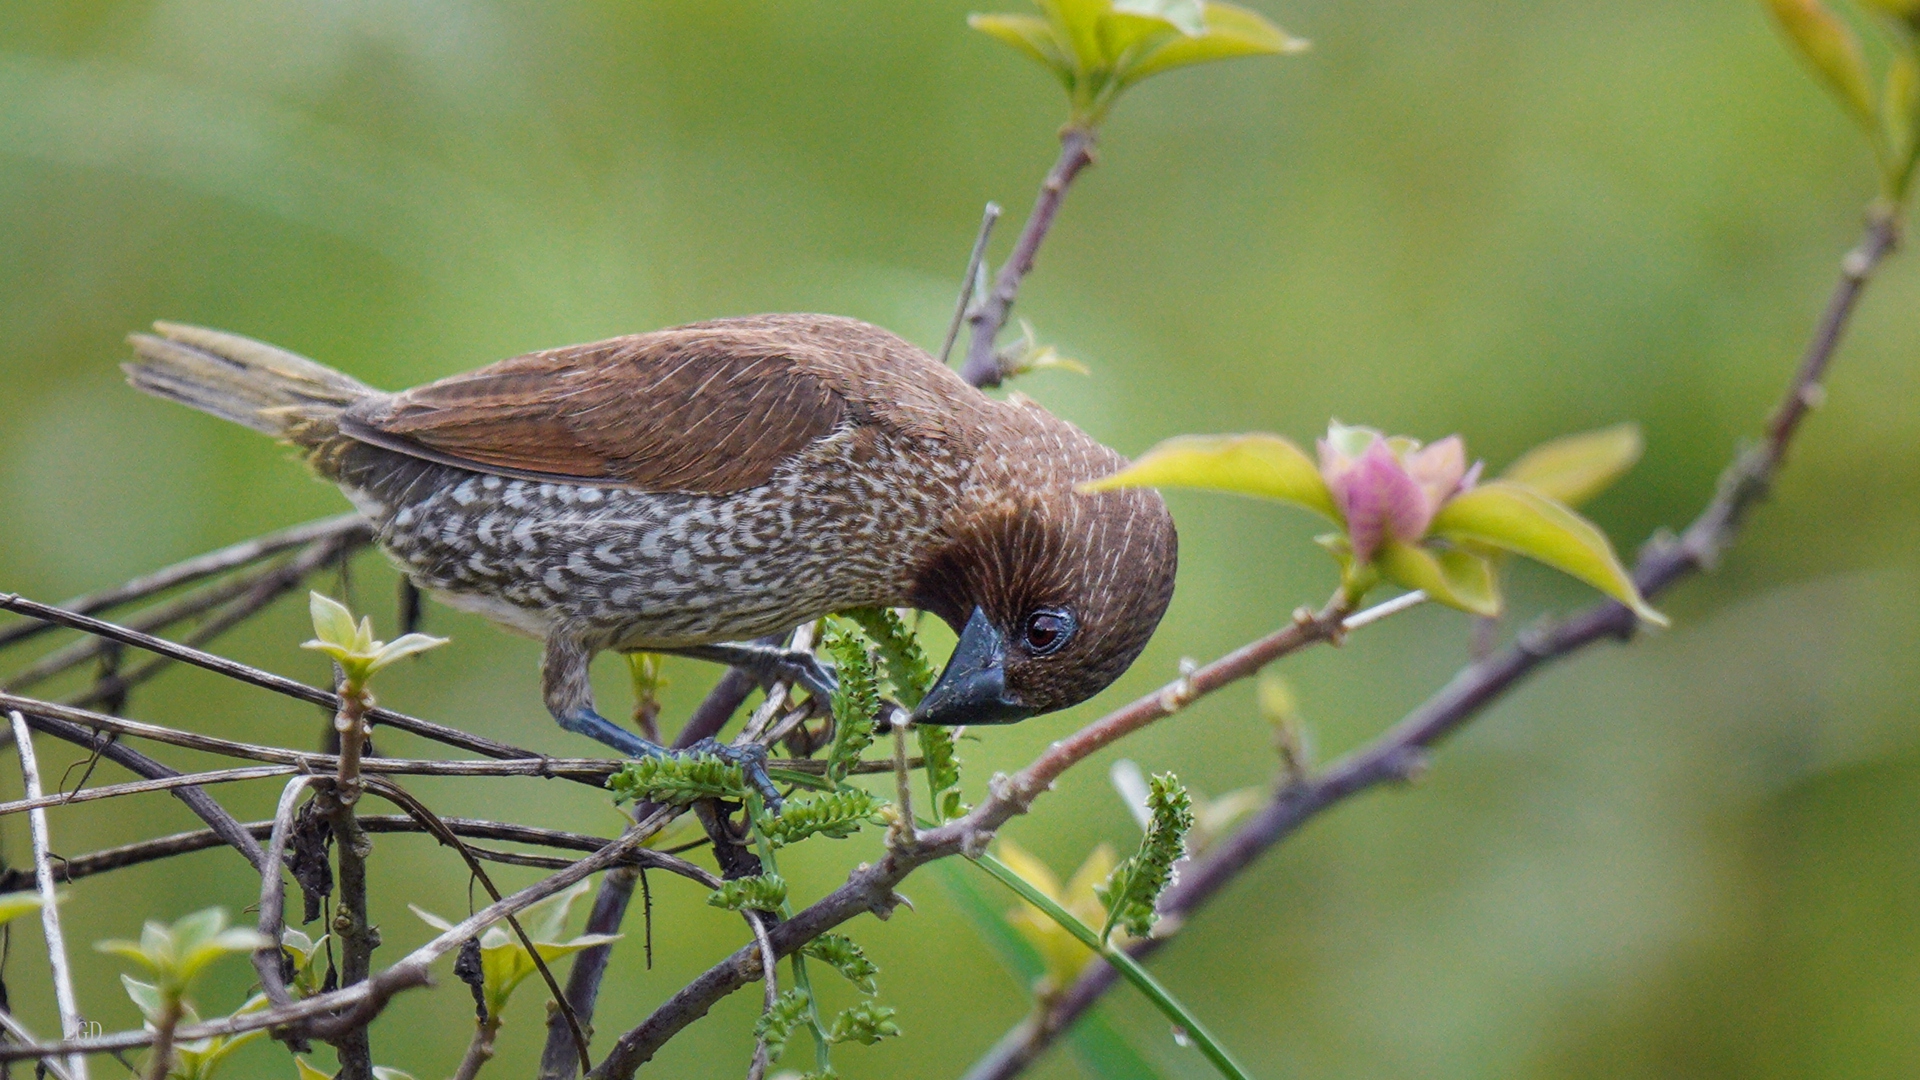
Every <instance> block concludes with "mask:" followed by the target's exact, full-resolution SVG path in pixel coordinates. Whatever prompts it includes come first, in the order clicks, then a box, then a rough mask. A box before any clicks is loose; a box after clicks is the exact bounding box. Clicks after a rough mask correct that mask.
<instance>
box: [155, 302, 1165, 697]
mask: <svg viewBox="0 0 1920 1080" xmlns="http://www.w3.org/2000/svg"><path fill="white" fill-rule="evenodd" d="M160 330H161V334H162V336H161V337H145V336H139V337H136V338H135V346H136V350H137V352H138V353H139V355H140V358H141V362H140V363H137V364H133V365H129V368H128V370H129V372H130V375H131V378H132V381H133V382H134V383H135V385H136V386H140V387H141V388H143V389H146V390H148V391H149V392H153V393H156V394H160V395H162V396H166V397H171V398H174V399H176V400H181V401H184V402H186V403H187V404H191V405H194V406H196V407H198V408H202V409H204V410H206V411H209V412H213V413H215V414H216V415H221V416H224V417H227V418H229V419H234V420H238V421H239V422H242V423H247V424H249V425H251V426H254V427H258V428H261V429H263V430H270V431H275V432H277V433H279V434H281V435H282V436H283V437H286V438H288V439H290V440H291V441H294V442H295V443H296V444H298V445H301V446H303V447H304V448H306V449H307V451H308V453H309V457H310V460H312V461H313V463H314V464H315V466H316V468H318V469H319V470H320V471H321V472H322V473H323V474H324V475H327V476H329V477H330V478H332V479H334V480H336V481H337V482H339V483H340V484H341V486H342V487H343V488H345V489H347V490H348V492H349V494H351V495H353V496H354V498H355V501H356V502H357V503H358V504H360V505H361V507H362V509H363V511H365V512H366V513H368V515H369V516H370V517H371V518H372V519H373V520H374V523H375V526H376V535H377V537H378V539H379V542H380V543H381V545H382V547H383V548H385V549H386V550H387V551H388V552H389V554H391V555H393V556H394V558H395V559H396V560H397V561H399V562H400V563H401V565H402V567H403V569H405V570H406V571H407V572H408V573H409V574H410V575H412V576H413V577H414V578H415V579H416V580H417V581H419V582H420V583H421V584H422V585H424V586H426V587H428V588H430V589H434V590H436V591H437V592H440V593H442V594H443V595H447V596H449V597H450V598H451V599H453V601H454V602H456V603H458V604H460V605H461V606H466V607H470V608H473V609H474V610H479V611H482V612H484V613H486V614H489V615H491V616H493V617H495V618H498V619H501V620H502V621H505V622H508V623H510V624H512V625H515V626H517V627H519V628H521V629H532V630H534V631H535V632H537V633H541V634H543V636H545V637H546V638H547V640H548V649H549V659H550V667H551V664H552V662H553V658H554V657H555V656H556V655H563V656H564V657H566V658H567V659H566V663H567V664H571V665H575V666H577V667H579V668H581V669H582V671H583V669H584V663H585V660H584V657H586V656H590V655H591V653H592V652H593V651H594V650H596V649H600V648H609V647H612V648H647V647H659V646H662V645H671V646H674V647H684V646H687V645H689V644H698V643H699V642H703V641H718V640H727V639H732V638H739V637H747V636H753V635H757V634H762V633H767V632H769V629H770V628H778V627H780V626H790V625H793V624H795V623H797V622H800V621H802V620H804V619H808V618H813V617H815V616H818V615H820V614H823V613H825V612H827V611H832V610H839V609H842V608H846V607H851V606H857V605H862V604H888V605H896V606H899V605H915V606H920V607H923V608H925V609H927V610H930V611H932V612H934V613H936V614H938V615H939V616H941V617H942V618H943V619H945V620H946V621H947V622H949V623H950V624H952V625H953V626H954V627H955V628H956V629H959V628H961V627H963V626H964V625H966V624H967V623H968V621H969V619H970V618H972V617H973V615H974V613H975V612H976V610H977V611H978V612H980V613H983V614H984V616H985V617H986V619H987V620H988V622H990V623H992V625H993V626H994V627H995V628H996V629H995V631H994V642H993V645H994V648H995V649H997V650H999V651H998V652H995V653H994V660H993V662H994V663H995V664H996V665H1000V666H1001V667H1003V668H1004V676H1005V691H1004V695H1003V696H1007V697H1008V698H1009V700H1012V699H1016V698H1017V699H1018V705H1019V708H1018V709H1017V710H1015V711H1024V712H1026V713H1031V712H1044V711H1048V710H1050V709H1055V708H1061V707H1064V706H1066V705H1070V704H1073V703H1075V702H1077V701H1080V700H1082V699H1084V698H1086V697H1088V696H1090V695H1091V694H1092V693H1094V692H1096V691H1098V690H1099V689H1100V688H1102V687H1104V686H1105V685H1107V684H1108V683H1109V682H1111V681H1112V680H1113V679H1114V678H1115V677H1117V676H1118V675H1119V673H1120V672H1121V671H1123V670H1124V669H1125V668H1126V666H1127V665H1128V664H1129V663H1131V662H1132V660H1133V658H1134V657H1135V656H1136V655H1137V654H1138V652H1139V650H1140V649H1141V647H1143V646H1144V644H1145V642H1146V640H1147V637H1148V636H1149V635H1150V634H1151V633H1152V631H1153V628H1154V626H1155V625H1156V624H1157V623H1158V622H1159V619H1160V615H1161V613H1162V612H1163V611H1164V609H1165V607H1166V604H1167V601H1168V598H1169V596H1170V594H1171V590H1172V582H1173V568H1174V562H1175V546H1176V545H1175V538H1174V532H1173V527H1172V522H1171V520H1170V519H1169V518H1168V516H1167V513H1166V509H1165V507H1164V506H1163V505H1162V504H1161V502H1160V499H1159V497H1158V496H1157V495H1155V494H1153V493H1152V492H1150V491H1139V490H1130V491H1120V492H1104V493H1100V494H1081V493H1079V492H1077V491H1076V490H1075V485H1076V484H1078V483H1081V482H1084V481H1087V480H1091V479H1094V478H1096V477H1099V476H1102V475H1105V474H1107V473H1110V472H1112V471H1113V470H1114V469H1116V468H1118V467H1119V466H1120V465H1122V464H1124V461H1123V459H1122V458H1121V457H1120V456H1119V455H1118V454H1115V453H1114V452H1113V451H1111V450H1109V449H1107V448H1106V447H1104V446H1101V445H1100V444H1099V443H1097V442H1095V441H1094V440H1092V439H1091V438H1089V437H1087V436H1086V435H1085V434H1084V433H1083V432H1081V431H1080V430H1079V429H1078V428H1075V427H1074V426H1073V425H1071V424H1068V423H1066V422H1065V421H1063V420H1060V419H1059V418H1057V417H1055V416H1053V415H1052V414H1050V413H1048V412H1047V411H1046V410H1044V409H1041V408H1040V407H1039V406H1037V405H1034V404H1032V403H1031V402H1026V401H1024V400H1016V401H1007V402H1002V401H995V400H993V399H990V398H988V397H986V396H985V395H984V394H982V393H980V392H979V391H978V390H976V389H975V388H973V387H971V386H969V385H967V384H966V383H965V382H963V381H962V380H961V379H960V378H959V377H958V376H957V375H955V374H954V373H953V372H952V371H950V370H948V369H947V368H946V367H944V366H942V365H940V364H938V363H936V362H935V361H934V360H933V359H932V358H931V357H929V356H928V355H927V354H926V353H925V352H923V351H921V350H920V349H918V348H915V347H914V346H912V345H911V344H909V343H907V342H906V341H904V340H902V339H900V338H899V337H897V336H895V335H893V334H890V333H888V332H886V331H884V330H881V329H879V328H877V327H873V326H870V325H867V324H865V323H861V322H858V321H855V320H852V319H842V318H835V317H830V316H819V315H768V316H756V317H752V318H744V319H722V320H715V321H711V322H704V323H695V324H692V325H688V326H682V327H676V328H672V329H668V330H661V331H656V332H654V333H648V334H638V335H632V336H628V337H622V338H614V339H612V340H609V341H602V342H597V343H593V344H588V345H577V346H572V347H569V348H563V349H553V350H548V351H545V352H538V353H532V354H529V355H526V356H521V357H516V358H513V359H510V360H505V361H502V362H500V363H497V364H494V365H492V366H490V367H486V368H482V369H479V370H477V371H474V372H471V373H468V374H464V375H456V376H453V377H451V378H447V379H443V380H441V381H439V382H435V383H430V384H427V385H425V386H421V387H418V388H416V389H413V390H407V391H403V392H400V393H394V394H388V393H381V392H378V391H374V390H371V389H368V388H365V387H362V386H360V385H359V384H357V383H354V382H353V381H352V380H350V379H347V378H346V377H344V376H340V375H339V374H338V373H335V372H331V371H329V370H328V369H325V368H321V367H320V366H319V365H316V364H312V363H311V362H310V361H304V360H301V359H300V358H298V357H292V356H291V354H286V353H282V352H280V351H278V350H272V349H270V348H269V347H266V346H261V345H259V344H258V343H254V342H249V341H247V340H246V339H243V338H235V337H232V336H231V335H223V334H219V333H217V332H213V331H206V330H199V329H195V328H189V327H168V326H164V325H163V326H162V327H160ZM1040 609H1046V610H1049V611H1054V610H1058V611H1064V612H1067V613H1068V614H1069V615H1070V617H1071V622H1072V624H1073V628H1072V629H1071V630H1070V631H1069V632H1068V637H1067V640H1066V641H1065V643H1064V645H1060V646H1059V647H1057V648H1056V649H1055V650H1053V651H1050V652H1045V651H1042V650H1037V649H1028V648H1026V647H1025V645H1024V644H1023V640H1022V637H1021V635H1022V632H1023V626H1024V625H1025V624H1024V622H1023V620H1026V619H1028V618H1029V617H1030V616H1031V614H1032V613H1033V612H1034V611H1036V610H1040ZM963 643H964V642H963ZM556 650H559V651H558V652H556ZM553 680H554V675H553V672H552V671H551V670H550V671H549V682H550V684H551V683H552V682H553ZM563 690H564V692H561V693H559V694H558V696H556V691H555V690H554V688H553V686H552V685H550V686H549V704H550V705H551V706H553V707H554V709H555V712H556V715H560V714H561V712H562V711H563V706H566V707H569V708H571V707H572V706H568V705H567V700H568V698H567V696H568V695H569V694H571V695H575V696H579V695H584V694H585V692H586V691H585V690H584V677H583V676H582V677H580V678H575V679H574V680H573V684H570V687H569V688H563ZM582 700H584V699H582ZM576 704H578V703H576ZM583 707H585V708H586V709H587V712H589V713H591V708H590V705H587V706H583ZM563 722H565V721H564V720H563Z"/></svg>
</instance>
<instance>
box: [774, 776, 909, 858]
mask: <svg viewBox="0 0 1920 1080" xmlns="http://www.w3.org/2000/svg"><path fill="white" fill-rule="evenodd" d="M882 805H883V803H882V802H881V801H880V799H878V798H877V797H875V796H874V795H873V794H872V793H871V792H866V791H862V790H860V789H859V788H853V787H847V788H842V789H840V790H839V791H834V792H827V793H824V794H820V795H814V796H811V797H801V796H796V797H794V798H791V799H788V800H787V801H786V805H784V806H782V807H781V808H780V812H779V813H778V814H771V815H766V816H763V817H761V818H759V819H757V820H756V821H755V822H754V826H755V827H756V828H758V829H759V830H760V835H761V836H764V837H766V839H767V842H768V843H770V844H772V845H773V846H774V847H777V848H778V847H785V846H787V845H788V844H797V843H799V842H800V841H802V840H805V839H806V838H807V837H809V836H814V835H824V836H828V837H831V838H833V839H835V840H844V839H846V838H847V837H849V836H852V835H853V834H854V833H856V832H858V831H859V830H860V826H861V825H864V824H865V823H866V822H868V821H870V820H872V818H873V816H874V814H876V813H877V812H879V810H880V807H881V806H882Z"/></svg>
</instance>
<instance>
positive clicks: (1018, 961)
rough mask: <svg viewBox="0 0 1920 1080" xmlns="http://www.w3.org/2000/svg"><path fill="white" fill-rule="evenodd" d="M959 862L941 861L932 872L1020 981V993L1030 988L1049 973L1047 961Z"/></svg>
mask: <svg viewBox="0 0 1920 1080" xmlns="http://www.w3.org/2000/svg"><path fill="white" fill-rule="evenodd" d="M956 862H957V860H954V859H940V860H937V861H935V862H934V863H933V864H932V865H931V867H930V869H931V870H932V871H933V872H934V876H935V877H937V878H938V879H939V880H940V883H941V884H942V885H945V886H946V888H947V892H948V895H950V896H951V897H952V898H953V900H954V903H955V904H956V905H957V906H958V907H959V908H960V913H961V914H962V915H964V916H966V918H967V923H968V925H970V926H972V927H973V929H974V932H975V933H977V934H979V935H980V937H981V938H982V939H983V940H985V941H986V943H987V947H988V948H989V949H990V950H991V951H992V952H993V954H994V956H996V957H998V958H999V960H1000V963H1001V964H1002V965H1003V966H1005V967H1006V968H1007V970H1008V971H1010V972H1012V973H1013V975H1014V977H1015V978H1016V979H1018V980H1019V982H1020V988H1021V990H1022V991H1026V990H1029V989H1031V988H1032V987H1033V984H1035V983H1037V982H1039V981H1040V979H1041V978H1042V977H1044V976H1045V975H1046V973H1047V962H1046V958H1045V957H1043V956H1042V955H1041V954H1040V950H1039V949H1038V948H1036V947H1035V946H1034V944H1033V943H1032V942H1031V941H1028V940H1027V938H1026V936H1025V935H1023V934H1021V933H1020V931H1019V930H1017V929H1015V928H1014V925H1013V924H1012V923H1011V922H1009V921H1008V920H1007V915H1006V909H1005V907H1004V906H1003V905H1001V904H998V903H995V902H994V901H993V900H990V899H988V898H987V895H986V894H985V893H984V892H982V891H981V890H980V889H979V888H978V887H977V886H975V885H974V883H973V881H972V879H971V877H970V876H969V875H968V874H967V872H966V871H964V870H962V869H961V868H960V867H959V866H958V865H956Z"/></svg>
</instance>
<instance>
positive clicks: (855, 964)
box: [800, 934, 880, 994]
mask: <svg viewBox="0 0 1920 1080" xmlns="http://www.w3.org/2000/svg"><path fill="white" fill-rule="evenodd" d="M800 951H801V952H803V953H805V954H806V955H808V956H810V957H812V958H813V959H815V960H818V961H820V962H821V963H823V964H826V965H827V966H829V967H831V968H833V970H835V971H837V972H839V973H840V975H841V976H842V977H843V978H845V979H846V980H847V981H848V982H850V983H852V984H853V985H854V986H855V987H856V988H858V989H859V991H860V992H861V993H863V994H871V993H873V992H874V989H875V987H874V981H873V977H874V976H875V975H878V974H880V967H879V965H877V964H875V963H874V962H873V961H872V960H869V959H867V953H866V950H864V949H862V948H861V947H860V946H859V944H858V943H856V942H855V941H854V940H853V939H852V938H850V937H847V936H846V935H845V934H821V935H820V936H819V937H817V938H814V939H813V940H812V941H809V942H807V943H806V944H805V945H804V946H802V947H801V949H800Z"/></svg>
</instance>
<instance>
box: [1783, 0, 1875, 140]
mask: <svg viewBox="0 0 1920 1080" xmlns="http://www.w3.org/2000/svg"><path fill="white" fill-rule="evenodd" d="M1767 5H1768V6H1769V7H1771V8H1772V9H1773V17H1774V18H1775V19H1776V20H1778V21H1779V23H1780V28H1781V29H1783V30H1785V31H1786V32H1787V37H1788V38H1790V39H1792V41H1793V43H1794V45H1795V46H1796V47H1797V48H1798V49H1799V50H1800V55H1801V56H1802V57H1804V58H1805V59H1806V61H1807V63H1809V64H1811V65H1813V70H1814V71H1815V72H1817V73H1818V74H1819V75H1820V77H1821V78H1823V79H1825V80H1826V81H1827V86H1828V88H1830V89H1831V90H1832V91H1833V92H1834V94H1835V95H1836V96H1838V97H1839V99H1840V104H1841V105H1843V106H1845V107H1846V110H1847V112H1849V113H1851V114H1852V115H1853V118H1854V119H1855V120H1858V121H1860V123H1861V124H1862V125H1864V126H1865V127H1866V129H1867V131H1868V133H1869V134H1871V133H1872V132H1873V129H1874V117H1873V91H1872V90H1871V89H1870V88H1869V85H1868V79H1867V62H1866V60H1865V59H1864V58H1863V57H1862V56H1861V55H1860V42H1859V40H1858V39H1856V38H1855V37H1854V36H1853V31H1852V30H1850V29H1848V28H1847V24H1846V23H1844V22H1841V21H1840V19H1839V18H1838V17H1836V16H1835V15H1834V14H1833V12H1831V11H1828V10H1827V9H1826V7H1825V6H1824V5H1822V4H1821V3H1820V0H1767Z"/></svg>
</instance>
